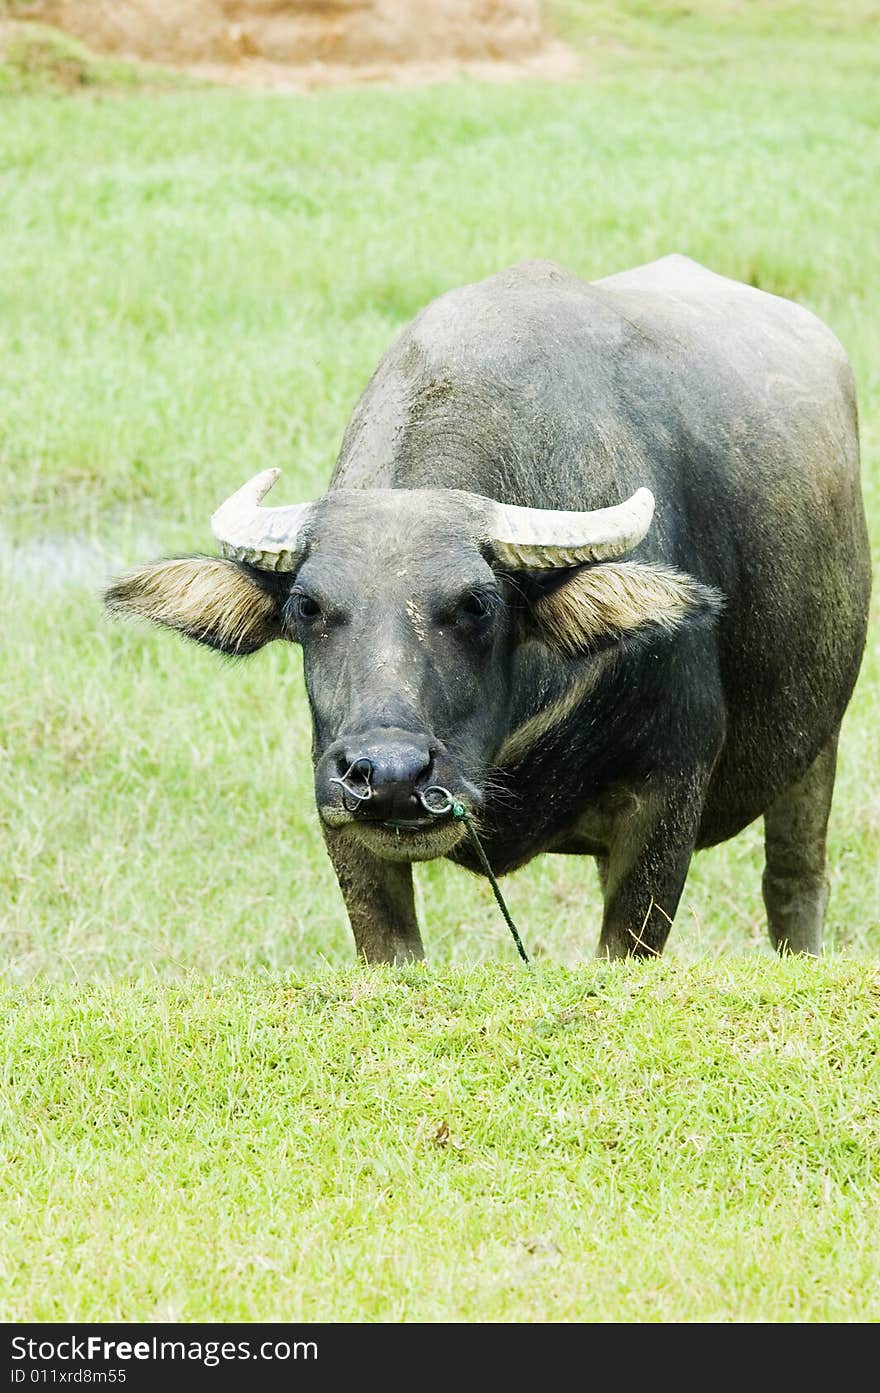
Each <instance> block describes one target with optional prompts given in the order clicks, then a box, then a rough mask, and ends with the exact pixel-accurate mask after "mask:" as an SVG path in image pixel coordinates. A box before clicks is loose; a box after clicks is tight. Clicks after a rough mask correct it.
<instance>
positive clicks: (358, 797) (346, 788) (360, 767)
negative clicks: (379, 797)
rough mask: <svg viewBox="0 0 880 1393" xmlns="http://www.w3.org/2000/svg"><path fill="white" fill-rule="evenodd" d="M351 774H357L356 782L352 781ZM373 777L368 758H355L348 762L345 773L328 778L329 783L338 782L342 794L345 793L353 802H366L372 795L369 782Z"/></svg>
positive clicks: (371, 787) (357, 803) (371, 786)
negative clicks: (357, 779) (357, 780)
mask: <svg viewBox="0 0 880 1393" xmlns="http://www.w3.org/2000/svg"><path fill="white" fill-rule="evenodd" d="M352 775H358V776H359V782H358V783H356V784H355V783H352V782H351V779H352ZM372 777H373V766H372V764H371V763H370V761H369V760H368V759H356V760H355V761H354V763H353V764H350V765H349V766H348V768H347V769H346V771H345V773H344V774H342V775H338V776H337V777H336V778H333V779H331V780H330V783H331V784H339V787H340V788H341V789H342V793H343V796H344V795H345V794H346V793H347V794H348V795H349V797H350V798H353V799H354V800H355V804H356V805H359V804H361V803H366V802H368V801H369V799H370V798H372V796H373V792H374V790H373V785H372V784H371V783H370V780H371V778H372Z"/></svg>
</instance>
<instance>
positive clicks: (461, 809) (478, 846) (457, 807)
mask: <svg viewBox="0 0 880 1393" xmlns="http://www.w3.org/2000/svg"><path fill="white" fill-rule="evenodd" d="M450 801H452V800H450ZM449 811H450V813H451V814H452V817H453V819H454V821H455V822H463V823H464V825H465V829H466V831H467V834H468V836H469V837H470V839H471V841H472V842H473V845H474V851H475V852H476V853H477V856H478V857H479V859H480V865H481V866H482V867H483V870H484V871H485V872H486V875H487V876H488V878H489V884H490V885H491V886H492V892H493V894H494V896H495V898H496V900H497V901H498V908H499V909H500V910H501V913H502V914H503V915H504V922H505V923H506V924H507V927H508V928H509V929H510V932H511V933H512V934H513V941H514V943H515V944H516V951H517V952H518V953H519V955H520V957H521V958H522V960H523V962H524V963H527V962H528V960H529V957H528V954H527V953H526V950H525V948H524V947H523V942H522V939H521V938H520V936H519V933H518V931H517V927H516V924H514V922H513V920H512V919H511V917H510V910H509V909H508V908H507V905H506V904H505V903H504V896H503V895H502V893H501V887H500V886H499V884H498V881H497V880H496V879H495V874H494V872H493V870H492V867H491V866H490V865H489V858H488V856H487V855H486V853H485V851H484V850H483V843H482V842H481V841H480V839H479V837H478V836H477V829H476V828H475V827H474V824H473V823H472V822H471V820H470V818H469V817H468V811H467V808H466V807H465V806H464V804H463V803H456V802H452V807H451V808H450V809H449Z"/></svg>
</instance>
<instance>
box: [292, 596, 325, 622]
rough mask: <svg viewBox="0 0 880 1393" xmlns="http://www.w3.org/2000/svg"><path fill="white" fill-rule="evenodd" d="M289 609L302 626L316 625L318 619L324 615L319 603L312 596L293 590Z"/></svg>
mask: <svg viewBox="0 0 880 1393" xmlns="http://www.w3.org/2000/svg"><path fill="white" fill-rule="evenodd" d="M288 608H289V610H290V613H291V615H292V616H293V618H294V619H296V620H298V621H299V622H300V623H301V624H314V622H315V620H316V619H320V618H321V617H322V615H323V611H322V609H321V606H320V605H319V604H318V601H317V600H316V599H314V598H313V597H312V596H311V595H307V594H306V592H305V591H304V590H292V591H291V592H290V599H289V601H288Z"/></svg>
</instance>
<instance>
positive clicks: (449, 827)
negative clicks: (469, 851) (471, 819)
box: [321, 808, 464, 861]
mask: <svg viewBox="0 0 880 1393" xmlns="http://www.w3.org/2000/svg"><path fill="white" fill-rule="evenodd" d="M327 814H329V816H328V815H327ZM321 816H322V818H323V820H324V822H325V823H326V824H327V825H328V826H329V827H332V828H334V829H335V830H337V831H339V832H342V833H344V834H345V835H346V836H347V837H350V838H353V839H354V840H356V841H358V842H360V844H361V845H362V846H363V847H364V848H365V849H366V850H367V851H369V852H372V854H373V855H374V856H378V857H379V858H380V859H381V860H383V861H434V860H436V859H437V857H440V856H448V855H449V853H450V852H451V851H452V849H453V847H456V846H457V845H458V843H459V842H460V841H461V839H462V837H463V835H464V827H463V824H462V823H461V822H454V821H453V820H452V819H451V818H446V819H444V820H443V821H441V820H439V819H438V818H418V819H412V820H409V819H394V820H391V819H389V820H388V821H385V822H381V821H379V820H378V819H375V818H364V817H351V816H344V817H341V816H340V815H339V810H338V809H323V808H322V809H321Z"/></svg>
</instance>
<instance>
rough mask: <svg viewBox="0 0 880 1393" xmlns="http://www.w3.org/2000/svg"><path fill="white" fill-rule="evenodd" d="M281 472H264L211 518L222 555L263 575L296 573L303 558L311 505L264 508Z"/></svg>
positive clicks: (228, 499) (212, 527) (292, 504)
mask: <svg viewBox="0 0 880 1393" xmlns="http://www.w3.org/2000/svg"><path fill="white" fill-rule="evenodd" d="M280 474H281V470H280V469H264V470H263V472H262V474H255V475H254V477H253V479H249V480H248V482H247V483H246V484H244V485H242V487H241V488H240V489H239V490H238V491H237V492H236V493H234V494H233V495H232V497H231V498H227V500H226V502H225V503H221V504H220V507H219V508H218V509H217V511H216V513H214V515H213V517H212V518H211V531H212V532H213V533H214V536H215V537H216V538H217V541H218V542H219V544H220V551H221V552H222V554H223V555H224V556H229V557H231V558H232V559H233V560H235V561H248V562H250V564H251V565H252V566H258V567H259V568H260V570H261V571H293V570H295V569H296V564H297V562H298V560H299V558H300V556H301V554H302V543H301V541H300V540H299V534H300V530H301V528H302V525H303V522H304V521H305V518H306V515H307V513H308V511H309V509H310V508H311V506H312V505H311V503H291V504H289V505H288V506H287V507H285V508H261V507H260V506H259V505H260V499H261V498H263V497H264V495H265V494H267V493H268V492H269V490H270V488H271V487H272V485H273V484H274V483H275V482H276V480H277V479H278V478H279V477H280Z"/></svg>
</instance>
